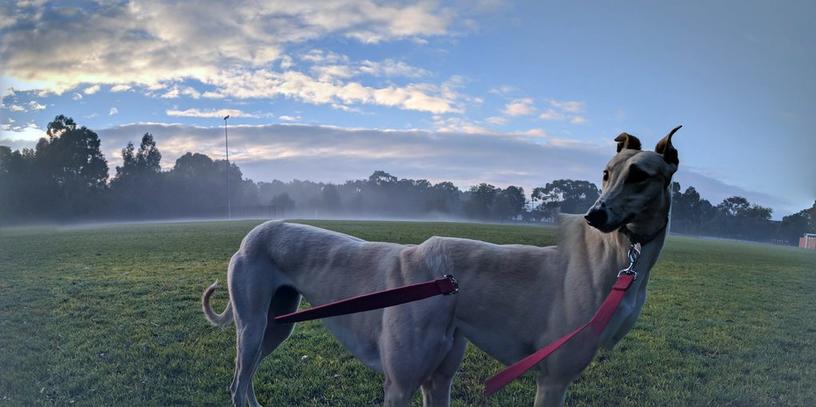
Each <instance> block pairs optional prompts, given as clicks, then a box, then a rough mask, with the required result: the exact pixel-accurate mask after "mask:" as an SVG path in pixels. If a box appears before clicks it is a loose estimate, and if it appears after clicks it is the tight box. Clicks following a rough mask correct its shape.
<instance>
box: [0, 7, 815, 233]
mask: <svg viewBox="0 0 816 407" xmlns="http://www.w3.org/2000/svg"><path fill="white" fill-rule="evenodd" d="M260 3H263V2H260ZM815 11H816V5H815V4H814V3H812V2H785V3H770V2H736V1H733V2H676V3H668V2H629V3H626V4H623V3H621V2H592V3H589V2H565V3H553V2H518V3H512V2H504V1H498V0H488V1H479V2H465V1H459V2H435V1H427V2H420V3H404V2H401V3H388V2H375V1H348V0H338V1H330V2H314V3H311V2H302V1H279V2H275V3H264V4H258V2H234V3H230V2H211V3H207V2H196V3H195V4H192V3H191V4H190V5H176V4H174V3H173V2H166V1H160V0H156V1H133V2H111V1H100V2H86V1H76V2H73V1H61V2H53V3H51V2H44V1H25V2H23V1H20V2H17V3H16V4H15V3H14V2H5V3H3V5H1V6H0V70H2V75H1V78H2V87H1V88H2V106H0V126H2V128H0V144H4V145H11V146H13V147H15V148H20V147H26V146H32V145H33V144H34V143H35V142H36V139H37V138H38V137H40V136H42V134H43V130H42V129H43V128H44V127H45V125H46V124H47V123H48V121H49V120H50V119H53V117H54V116H55V115H57V114H60V113H62V114H66V115H69V116H72V117H73V118H74V119H75V120H77V122H79V123H80V124H83V125H86V126H88V127H90V128H92V129H94V130H96V131H97V132H98V133H99V134H100V137H101V138H102V142H103V150H104V152H105V154H106V157H107V158H108V160H109V162H110V163H111V168H113V167H114V166H115V165H116V163H118V162H119V157H118V150H119V149H121V148H122V146H123V145H124V144H125V143H126V142H127V141H129V140H133V141H137V140H138V138H139V137H140V136H141V134H143V133H144V132H145V131H150V132H152V133H153V134H154V136H155V137H156V139H157V141H158V144H159V148H160V149H161V150H162V152H163V153H164V161H163V165H164V166H165V167H170V166H172V164H173V162H174V161H175V159H176V158H177V157H178V156H179V155H181V154H183V153H184V152H186V151H200V152H204V153H207V154H209V155H211V156H213V157H216V158H220V157H222V156H223V144H221V143H222V139H221V138H220V136H222V133H219V132H220V131H221V130H220V127H219V126H222V125H223V121H222V120H221V119H220V118H221V117H222V116H223V115H224V114H227V113H229V114H231V115H232V118H231V119H230V126H231V129H232V130H231V135H232V136H233V137H232V138H233V140H231V151H230V153H231V158H234V159H235V160H236V161H237V162H238V164H239V165H240V166H241V168H242V169H243V170H244V173H245V175H246V176H248V177H251V178H253V179H255V180H256V181H257V180H271V179H275V178H277V179H283V180H289V179H293V178H300V179H304V178H306V179H313V180H317V181H332V182H342V181H344V180H346V179H351V178H360V177H365V176H367V175H368V174H370V173H371V172H373V171H374V170H377V169H383V170H386V171H389V172H391V173H393V174H395V175H397V176H400V177H412V178H428V179H431V180H445V179H450V180H453V181H454V182H455V183H456V184H457V185H459V186H460V187H467V186H469V185H472V184H473V183H477V182H483V181H484V182H491V183H494V184H497V185H500V186H506V185H509V184H517V185H522V186H524V187H525V189H527V190H528V191H529V190H530V189H531V188H532V187H534V186H538V185H544V184H545V183H546V182H548V181H551V180H553V179H556V178H562V177H573V178H584V179H589V180H591V181H594V182H598V181H599V178H600V173H601V170H602V169H603V166H604V164H605V162H606V160H608V158H609V157H610V156H611V154H612V153H613V152H614V144H613V143H612V139H613V138H614V137H615V136H616V135H617V134H618V133H620V132H621V131H627V132H629V133H632V134H635V135H637V136H638V137H640V138H641V140H642V141H643V144H644V146H653V145H654V143H656V141H657V140H658V139H659V138H660V137H662V135H663V134H665V133H666V131H668V130H669V129H670V128H672V127H674V126H675V125H677V124H683V125H684V128H683V130H681V132H680V133H678V134H677V136H676V138H675V140H676V141H675V144H676V146H677V147H678V149H679V150H680V157H681V169H680V171H679V173H678V175H677V178H678V180H679V181H680V182H681V183H682V184H683V185H684V186H686V185H689V184H691V185H694V186H696V187H698V189H699V190H700V191H701V192H702V194H703V196H704V197H707V198H709V199H710V200H712V201H713V202H714V203H717V202H718V201H719V200H721V199H722V198H724V197H726V196H729V195H733V194H740V195H744V196H746V197H748V198H749V199H751V200H753V201H755V202H758V203H760V204H763V205H766V206H771V207H772V208H774V210H775V217H776V218H779V217H780V216H782V215H784V214H787V213H790V212H792V211H796V210H799V209H801V208H805V207H809V206H810V205H811V204H812V203H813V200H814V199H816V171H814V167H813V152H814V151H816V136H814V134H813V131H812V130H811V129H810V126H806V124H809V123H806V119H807V118H811V117H814V115H815V114H816V101H814V95H816V75H814V74H816V72H814V66H816V64H815V63H816V51H814V47H813V43H816V33H815V32H814V30H813V29H812V27H811V26H810V24H811V21H810V19H812V17H813V16H814V15H816V13H814V12H815Z"/></svg>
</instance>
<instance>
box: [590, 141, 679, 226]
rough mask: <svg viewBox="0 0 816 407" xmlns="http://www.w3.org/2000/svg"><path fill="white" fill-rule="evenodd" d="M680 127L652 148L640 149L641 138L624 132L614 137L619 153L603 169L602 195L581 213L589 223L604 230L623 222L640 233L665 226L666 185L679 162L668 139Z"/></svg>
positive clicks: (667, 204) (668, 202)
mask: <svg viewBox="0 0 816 407" xmlns="http://www.w3.org/2000/svg"><path fill="white" fill-rule="evenodd" d="M680 127H682V126H677V127H675V128H674V129H673V130H672V131H670V132H669V134H667V135H666V137H663V139H662V140H660V142H658V143H657V146H656V147H655V151H642V150H641V149H640V140H638V139H637V137H635V136H632V135H630V134H627V133H621V135H619V136H618V137H617V138H615V141H617V142H618V153H617V154H616V155H615V156H614V157H612V159H611V160H610V161H609V163H608V164H607V165H606V169H605V170H604V172H603V189H602V193H601V196H600V197H598V200H597V201H596V202H595V204H594V205H593V206H592V207H591V208H590V209H589V211H588V212H587V213H586V215H585V216H584V217H585V218H586V220H587V223H589V225H591V226H593V227H595V228H596V229H598V230H600V231H601V232H604V233H607V232H611V231H613V230H616V229H618V228H620V227H621V226H624V225H626V226H627V228H628V229H630V230H632V231H633V232H635V233H643V234H649V233H654V232H655V231H656V230H658V229H660V228H662V227H664V226H665V219H666V217H667V215H668V210H669V206H670V198H671V191H670V190H669V185H670V184H671V179H672V175H674V173H675V172H676V171H677V166H678V165H679V164H680V161H679V160H678V156H677V150H676V149H675V148H674V146H673V145H672V142H671V139H672V136H673V135H674V133H675V132H676V131H677V130H679V129H680Z"/></svg>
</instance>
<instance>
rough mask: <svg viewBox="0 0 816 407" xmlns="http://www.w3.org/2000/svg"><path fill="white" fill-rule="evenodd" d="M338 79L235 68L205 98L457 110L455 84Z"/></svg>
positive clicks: (460, 107) (432, 110)
mask: <svg viewBox="0 0 816 407" xmlns="http://www.w3.org/2000/svg"><path fill="white" fill-rule="evenodd" d="M334 79H335V78H331V77H323V78H315V77H312V76H310V75H307V74H304V73H302V72H296V71H286V72H276V71H270V70H266V69H259V70H254V71H251V70H244V69H242V68H236V69H235V71H234V72H233V73H232V74H230V75H223V76H219V77H217V78H213V80H212V82H213V84H214V85H216V87H217V88H218V89H219V90H218V91H216V92H211V93H205V94H204V95H203V96H204V97H227V96H231V97H237V98H241V99H245V98H271V97H275V96H283V97H288V98H292V99H296V100H299V101H302V102H306V103H311V104H329V105H335V104H336V105H349V104H373V105H379V106H386V107H396V108H400V109H405V110H416V111H422V112H430V113H436V114H438V113H458V112H461V111H463V109H464V108H463V107H462V106H461V104H460V103H459V102H458V99H459V94H458V92H457V90H456V88H455V84H454V85H451V84H442V85H433V84H428V83H412V84H408V85H405V86H396V85H389V86H384V87H373V86H365V85H363V84H361V83H359V82H340V81H336V80H334Z"/></svg>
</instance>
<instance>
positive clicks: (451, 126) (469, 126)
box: [433, 116, 493, 134]
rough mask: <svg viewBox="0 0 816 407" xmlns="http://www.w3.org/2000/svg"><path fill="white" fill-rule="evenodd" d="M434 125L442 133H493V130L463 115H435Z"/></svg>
mask: <svg viewBox="0 0 816 407" xmlns="http://www.w3.org/2000/svg"><path fill="white" fill-rule="evenodd" d="M433 120H434V127H435V128H436V131H438V132H441V133H464V134H491V133H493V132H492V131H490V130H488V129H486V128H484V127H482V126H480V125H478V124H476V123H473V122H471V121H469V120H467V119H464V118H462V117H442V116H434V118H433Z"/></svg>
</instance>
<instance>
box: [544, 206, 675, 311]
mask: <svg viewBox="0 0 816 407" xmlns="http://www.w3.org/2000/svg"><path fill="white" fill-rule="evenodd" d="M661 226H662V225H661ZM638 229H639V230H643V228H638ZM666 232H667V228H666V227H660V228H658V229H657V230H654V231H653V232H652V235H651V236H650V240H649V241H644V242H640V243H641V244H642V247H641V254H640V258H639V260H638V263H637V266H636V267H635V270H636V271H637V273H638V278H637V280H636V281H635V283H634V286H633V288H635V289H636V290H633V291H645V289H646V283H647V282H648V280H649V273H650V271H651V269H652V267H653V266H654V264H655V262H657V258H658V256H659V255H660V251H661V250H662V248H663V243H664V241H665V238H666ZM560 236H561V240H560V242H559V244H558V246H559V251H560V252H561V258H562V261H563V262H565V263H564V266H565V269H566V270H569V271H571V272H570V273H568V275H565V282H564V284H565V287H566V289H567V292H570V291H572V292H575V291H584V292H586V294H589V295H583V296H576V297H578V298H587V299H591V300H589V303H584V304H580V306H581V307H582V308H586V311H587V312H594V310H595V309H597V307H598V306H599V305H600V303H601V302H602V301H603V299H604V298H605V297H606V295H607V294H608V293H609V290H610V289H611V287H612V285H613V284H614V283H615V280H616V279H617V275H618V271H620V270H621V269H623V268H625V267H626V266H628V264H629V260H628V257H627V253H628V251H629V246H630V245H631V243H632V242H631V240H630V238H629V236H628V235H627V234H626V233H622V232H620V231H615V232H611V233H602V232H600V231H598V230H597V229H595V228H593V227H591V226H589V225H587V223H586V221H585V220H584V219H583V217H582V216H575V215H563V216H562V218H561V222H560Z"/></svg>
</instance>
